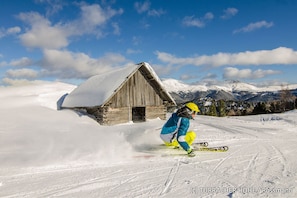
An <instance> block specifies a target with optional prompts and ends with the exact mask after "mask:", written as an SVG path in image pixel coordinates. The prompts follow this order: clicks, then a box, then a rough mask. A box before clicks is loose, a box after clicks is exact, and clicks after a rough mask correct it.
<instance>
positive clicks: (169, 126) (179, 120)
mask: <svg viewBox="0 0 297 198" xmlns="http://www.w3.org/2000/svg"><path fill="white" fill-rule="evenodd" d="M198 112H200V110H199V108H198V106H197V105H196V104H195V103H193V102H189V103H187V104H186V105H185V106H183V107H182V108H180V109H178V110H177V112H176V113H173V114H172V115H171V117H170V118H169V119H168V121H167V122H166V123H165V124H164V126H163V128H162V130H161V134H160V137H161V139H162V140H163V141H164V143H165V145H166V146H174V147H175V148H178V147H179V145H180V146H181V147H182V148H183V149H184V150H185V151H187V153H188V156H190V157H194V156H195V153H194V151H193V149H192V148H191V147H190V146H191V145H192V143H193V142H194V140H195V138H196V134H195V132H194V131H188V129H189V126H190V119H194V117H195V115H196V114H197V113H198Z"/></svg>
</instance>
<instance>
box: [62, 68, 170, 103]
mask: <svg viewBox="0 0 297 198" xmlns="http://www.w3.org/2000/svg"><path fill="white" fill-rule="evenodd" d="M142 66H144V68H145V70H146V71H147V72H149V74H150V75H151V77H152V78H153V81H154V82H155V84H156V85H157V86H158V90H159V91H160V95H161V97H162V98H164V99H166V100H168V101H170V102H172V103H173V104H175V101H174V99H173V98H172V97H171V96H170V94H169V93H168V92H167V91H166V90H165V89H164V87H163V84H162V82H161V80H160V79H159V77H158V76H157V74H156V73H155V72H154V70H153V68H152V67H151V66H150V65H149V64H148V63H140V64H136V65H131V66H128V67H124V68H119V69H116V70H113V71H110V72H107V73H105V74H101V75H96V76H93V77H91V78H89V79H88V80H86V81H85V82H84V83H82V84H81V85H80V86H78V87H77V88H76V89H74V90H73V91H72V92H71V93H70V94H69V95H67V97H66V98H65V100H64V102H63V104H62V107H92V106H102V105H104V104H105V103H106V102H107V101H108V100H109V99H110V98H111V97H112V96H113V95H114V94H115V93H116V92H117V90H119V89H120V88H121V87H122V85H124V83H125V82H126V81H127V80H128V79H129V78H130V77H131V76H132V75H133V74H134V73H135V72H136V71H137V70H138V69H139V68H141V67H142Z"/></svg>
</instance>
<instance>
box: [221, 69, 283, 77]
mask: <svg viewBox="0 0 297 198" xmlns="http://www.w3.org/2000/svg"><path fill="white" fill-rule="evenodd" d="M279 73H281V72H280V71H276V70H261V69H258V70H255V71H252V70H251V69H242V70H239V69H237V68H234V67H227V68H225V69H224V74H223V77H224V78H225V79H258V78H263V77H265V76H268V75H274V74H279Z"/></svg>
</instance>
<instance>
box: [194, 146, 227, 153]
mask: <svg viewBox="0 0 297 198" xmlns="http://www.w3.org/2000/svg"><path fill="white" fill-rule="evenodd" d="M228 150H229V147H228V146H216V147H199V148H194V151H213V152H226V151H228Z"/></svg>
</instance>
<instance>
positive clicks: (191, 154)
mask: <svg viewBox="0 0 297 198" xmlns="http://www.w3.org/2000/svg"><path fill="white" fill-rule="evenodd" d="M187 152H188V156H189V157H195V153H194V150H193V149H191V148H189V149H188V151H187Z"/></svg>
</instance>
